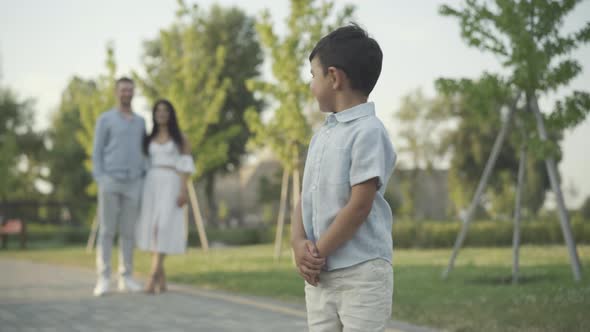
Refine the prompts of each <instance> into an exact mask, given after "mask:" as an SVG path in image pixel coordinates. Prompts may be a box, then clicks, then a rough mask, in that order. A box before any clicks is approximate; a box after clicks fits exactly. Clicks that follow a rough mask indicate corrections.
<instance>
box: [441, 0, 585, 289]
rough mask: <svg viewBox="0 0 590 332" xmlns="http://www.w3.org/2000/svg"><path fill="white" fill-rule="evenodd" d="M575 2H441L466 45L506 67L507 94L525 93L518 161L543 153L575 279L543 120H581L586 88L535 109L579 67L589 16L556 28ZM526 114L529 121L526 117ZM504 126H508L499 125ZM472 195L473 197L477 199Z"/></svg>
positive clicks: (551, 124) (556, 125)
mask: <svg viewBox="0 0 590 332" xmlns="http://www.w3.org/2000/svg"><path fill="white" fill-rule="evenodd" d="M579 2H580V0H566V1H559V2H557V1H536V0H521V1H515V0H495V1H484V0H479V1H478V0H465V1H464V2H463V5H462V8H460V9H455V8H453V7H451V6H447V5H444V6H442V7H441V8H440V12H441V14H442V15H444V16H450V17H454V18H457V19H458V20H459V22H460V26H461V35H462V37H463V38H464V40H465V41H466V43H467V44H468V45H470V46H472V47H476V48H478V49H480V50H482V51H485V52H491V53H493V54H494V55H495V56H497V57H498V58H499V59H500V61H501V63H502V65H503V66H504V67H505V69H507V70H508V71H509V72H510V76H509V79H508V80H507V81H508V82H509V86H510V87H511V94H512V95H514V96H520V94H523V95H524V97H525V105H524V109H525V110H526V112H519V113H518V114H519V115H520V113H523V114H522V115H520V116H519V118H517V121H516V124H517V125H520V126H522V127H523V128H524V129H523V135H522V145H521V151H522V153H521V156H522V157H521V161H523V160H525V159H526V152H527V150H530V151H532V152H533V155H534V156H536V157H540V158H543V159H545V164H546V168H547V173H548V174H549V180H550V183H551V187H552V189H553V191H554V192H555V194H556V197H557V203H558V207H559V216H560V223H561V227H562V231H563V235H564V237H565V241H566V243H567V245H568V250H569V254H570V259H571V263H572V271H573V274H574V278H575V280H580V279H581V272H580V262H579V258H578V254H577V250H576V248H575V243H574V240H573V237H572V235H571V227H570V225H569V217H568V215H567V211H566V208H565V203H564V202H563V195H562V194H561V189H560V184H559V179H558V175H557V170H556V166H555V159H554V158H555V151H558V150H559V149H558V146H557V145H556V144H555V143H552V142H551V141H550V140H548V134H547V130H546V126H547V128H549V129H550V130H549V131H550V132H551V130H563V129H565V128H570V127H574V126H576V125H577V124H578V123H580V122H581V121H583V120H584V118H585V117H586V116H587V114H588V112H590V94H589V93H587V92H583V91H574V92H573V93H572V94H571V95H570V96H567V97H566V98H565V100H564V101H558V102H557V103H556V105H555V109H554V111H553V112H551V113H550V114H548V115H543V113H541V112H540V110H539V105H538V98H539V96H540V95H543V94H547V93H549V92H551V91H554V90H556V89H558V88H560V87H562V86H565V85H567V84H568V83H569V82H570V81H571V80H572V79H573V78H574V77H576V76H577V75H578V74H579V73H580V72H581V70H582V67H581V65H580V64H579V63H578V62H577V61H576V60H574V59H573V58H571V52H572V51H573V50H575V49H576V48H577V47H579V46H580V45H582V44H584V43H587V42H588V41H589V40H590V22H588V23H586V25H585V26H584V27H582V28H581V29H580V30H578V31H576V32H573V33H570V34H564V33H563V32H562V31H561V29H562V26H563V20H564V18H565V16H566V15H567V14H568V13H569V12H571V11H572V10H573V9H574V8H575V6H576V5H577V4H578V3H579ZM513 98H514V100H515V102H514V105H511V109H510V113H509V115H510V116H511V115H512V114H513V113H514V111H515V109H514V108H516V106H517V104H516V103H517V102H518V99H519V98H517V97H513ZM509 119H510V117H509ZM529 119H530V121H527V120H529ZM533 119H534V121H533ZM532 123H535V124H536V127H537V130H538V132H537V133H536V132H534V131H529V130H526V129H527V128H530V127H532V125H531V124H532ZM505 131H507V130H503V132H505ZM501 133H502V132H501ZM499 137H501V136H499ZM499 142H501V140H499ZM492 156H494V154H492ZM490 160H491V161H492V163H491V164H490V165H492V166H493V161H494V158H490ZM523 166H524V165H523ZM519 167H520V166H519ZM519 173H520V172H519ZM484 178H485V176H484ZM485 182H486V181H483V182H482V183H485ZM519 183H521V181H519ZM519 187H520V185H519ZM477 196H478V195H476V198H475V199H474V203H477V200H478V198H477ZM518 196H519V194H518ZM517 202H519V200H517ZM515 210H516V211H515V225H516V228H517V227H518V226H517V224H518V214H519V212H520V207H519V205H518V204H517V206H516V209H515ZM468 220H469V218H467V219H466V221H467V222H465V223H464V231H466V225H467V224H468ZM464 231H462V234H460V236H459V237H458V239H457V243H456V245H455V250H454V253H453V257H452V258H451V261H450V263H449V268H448V269H447V273H448V271H449V270H450V269H451V267H452V265H453V261H454V258H455V256H456V251H457V248H458V246H460V245H461V242H462V236H461V235H463V233H464ZM515 234H516V233H515ZM515 239H516V236H515ZM515 253H517V250H515ZM515 257H517V255H515ZM515 262H517V259H516V260H515ZM515 266H516V264H515Z"/></svg>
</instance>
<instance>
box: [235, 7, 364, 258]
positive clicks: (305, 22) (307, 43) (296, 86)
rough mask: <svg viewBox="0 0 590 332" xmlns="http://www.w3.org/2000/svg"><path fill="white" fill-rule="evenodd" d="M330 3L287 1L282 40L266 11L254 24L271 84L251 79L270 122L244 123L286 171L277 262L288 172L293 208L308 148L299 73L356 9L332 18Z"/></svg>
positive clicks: (252, 119) (306, 100)
mask: <svg viewBox="0 0 590 332" xmlns="http://www.w3.org/2000/svg"><path fill="white" fill-rule="evenodd" d="M333 11H334V3H333V2H332V1H324V2H322V3H321V4H318V3H317V2H316V1H313V0H291V1H290V13H289V17H288V18H287V32H286V35H285V36H282V37H281V36H278V35H277V34H276V33H275V31H274V29H273V23H272V21H271V17H270V14H269V12H268V11H264V12H263V13H262V15H261V18H260V21H259V22H258V24H257V25H256V29H257V31H258V34H259V35H260V39H261V42H262V45H263V47H264V48H265V50H266V51H267V52H268V54H269V55H270V61H271V67H272V74H273V80H272V81H264V80H250V81H249V82H248V87H249V89H250V90H251V91H256V92H259V93H261V94H262V95H263V96H264V97H265V98H266V100H267V101H268V102H269V104H271V105H273V106H274V107H273V113H272V118H271V119H270V120H269V121H268V122H265V121H263V120H262V117H261V116H260V115H259V114H258V112H257V110H255V109H254V108H250V109H249V110H248V112H247V113H246V121H247V123H248V125H249V128H250V130H251V131H252V133H253V134H254V136H253V138H252V140H251V142H252V145H253V146H267V147H269V148H270V149H271V151H272V152H273V153H274V155H275V156H276V157H277V159H278V160H279V161H280V163H281V165H282V167H283V169H284V173H283V179H282V190H281V204H280V208H279V221H278V228H277V236H276V239H277V241H276V244H277V246H276V250H275V258H277V259H278V257H280V256H279V250H280V247H281V243H280V239H281V238H282V227H283V224H282V223H283V221H282V220H283V216H284V213H285V210H286V206H285V205H286V202H285V200H286V197H287V195H286V193H287V186H288V182H289V174H291V173H292V174H293V195H292V198H293V203H292V205H293V207H294V206H295V205H296V204H297V202H298V201H299V193H300V191H301V190H300V175H299V168H300V163H301V156H302V154H303V153H304V152H305V149H306V147H307V145H308V144H309V139H310V134H311V129H310V126H309V124H308V122H307V119H306V116H305V113H304V110H305V109H306V108H309V107H310V106H311V93H310V91H309V86H308V81H307V80H306V79H304V78H303V76H302V74H303V69H304V65H305V63H306V62H307V61H308V56H309V53H310V52H311V50H312V49H313V47H314V45H315V43H317V41H319V39H320V38H321V37H322V36H323V35H325V34H327V33H328V32H329V31H330V30H333V28H334V27H335V26H337V25H342V23H343V22H344V21H345V20H348V19H350V18H351V17H352V14H353V12H354V7H352V6H346V7H344V8H343V9H342V10H341V11H339V12H338V13H336V15H335V17H334V20H333V22H334V23H333V24H334V25H331V24H329V23H328V21H329V20H330V19H331V18H332V17H333V16H334V14H333Z"/></svg>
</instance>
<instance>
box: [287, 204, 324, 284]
mask: <svg viewBox="0 0 590 332" xmlns="http://www.w3.org/2000/svg"><path fill="white" fill-rule="evenodd" d="M291 247H292V248H293V253H294V254H295V264H296V265H297V270H298V271H299V274H301V276H302V277H303V278H304V279H305V280H306V281H307V282H308V283H309V284H311V285H313V286H316V285H317V283H318V281H319V274H320V270H321V268H322V266H324V263H325V262H326V259H325V258H320V257H319V253H318V249H317V248H316V246H315V245H314V244H313V242H311V241H310V240H308V239H307V237H306V235H305V229H304V228H303V218H302V217H301V201H299V202H298V203H297V206H296V207H295V211H293V222H292V223H291Z"/></svg>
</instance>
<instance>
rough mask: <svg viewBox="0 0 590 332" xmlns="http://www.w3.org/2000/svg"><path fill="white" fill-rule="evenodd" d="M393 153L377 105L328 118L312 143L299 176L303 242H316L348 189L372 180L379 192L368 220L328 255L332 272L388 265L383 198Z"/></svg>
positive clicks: (345, 200)
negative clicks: (373, 261)
mask: <svg viewBox="0 0 590 332" xmlns="http://www.w3.org/2000/svg"><path fill="white" fill-rule="evenodd" d="M395 161H396V154H395V152H394V149H393V145H392V144H391V140H390V138H389V135H388V134H387V130H385V127H384V126H383V123H381V121H380V120H379V119H378V118H377V117H376V116H375V105H374V104H373V103H365V104H361V105H357V106H355V107H353V108H350V109H347V110H344V111H342V112H339V113H333V114H330V115H329V116H328V118H327V119H326V121H325V123H324V125H323V126H322V127H321V128H320V129H319V131H318V132H317V133H316V134H315V135H314V136H313V138H312V139H311V143H310V146H309V151H308V153H307V160H306V162H305V170H304V173H303V188H302V189H303V191H302V205H301V207H302V217H303V226H304V228H305V234H306V236H307V239H309V240H311V241H313V242H314V243H315V242H317V240H319V239H320V238H321V236H322V234H324V232H326V230H327V229H328V227H329V226H330V225H331V224H332V222H333V221H334V219H335V218H336V215H337V214H338V213H339V212H340V210H342V208H343V207H344V206H345V205H346V204H347V203H348V201H349V199H350V193H351V188H352V187H353V186H354V185H357V184H359V183H362V182H365V181H367V180H369V179H372V178H377V179H378V191H377V193H376V195H375V200H374V202H373V206H372V208H371V212H370V213H369V216H368V217H367V220H366V221H365V222H364V223H363V224H362V225H361V227H360V228H359V229H358V231H357V232H356V234H355V235H354V236H353V237H352V239H350V240H349V241H347V242H345V243H344V244H343V245H342V246H341V247H339V248H338V249H336V250H335V251H334V252H333V253H332V254H331V255H330V256H328V257H327V260H326V267H325V269H326V270H328V271H330V270H335V269H341V268H345V267H349V266H353V265H356V264H359V263H362V262H365V261H368V260H371V259H376V258H382V259H384V260H387V261H388V262H390V263H391V258H392V248H393V241H392V237H391V227H392V223H393V217H392V214H391V208H390V207H389V204H387V202H386V201H385V199H384V198H383V195H384V194H385V188H386V187H387V186H386V185H387V182H388V181H389V178H390V176H391V173H392V172H393V168H394V165H395Z"/></svg>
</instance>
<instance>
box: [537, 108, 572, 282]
mask: <svg viewBox="0 0 590 332" xmlns="http://www.w3.org/2000/svg"><path fill="white" fill-rule="evenodd" d="M529 106H531V107H532V108H533V112H534V113H535V118H536V119H537V130H538V131H539V136H540V137H541V140H543V141H546V140H547V132H546V131H545V124H544V123H543V116H542V115H541V111H540V110H539V104H538V101H537V97H536V96H533V98H532V100H531V103H530V104H529ZM545 166H546V167H547V173H548V174H549V181H550V182H551V189H552V190H553V192H554V193H555V200H556V201H557V210H558V212H559V222H560V224H561V231H562V233H563V238H564V239H565V243H566V245H567V249H568V252H569V256H570V263H571V265H572V272H573V274H574V280H575V281H580V280H582V271H581V267H580V258H579V257H578V251H577V249H576V241H575V239H574V237H573V235H572V229H571V226H570V222H569V216H568V213H567V209H566V207H565V202H564V200H563V194H562V193H561V187H560V184H559V178H558V177H557V167H556V166H555V160H554V159H553V158H552V157H547V158H545Z"/></svg>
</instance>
